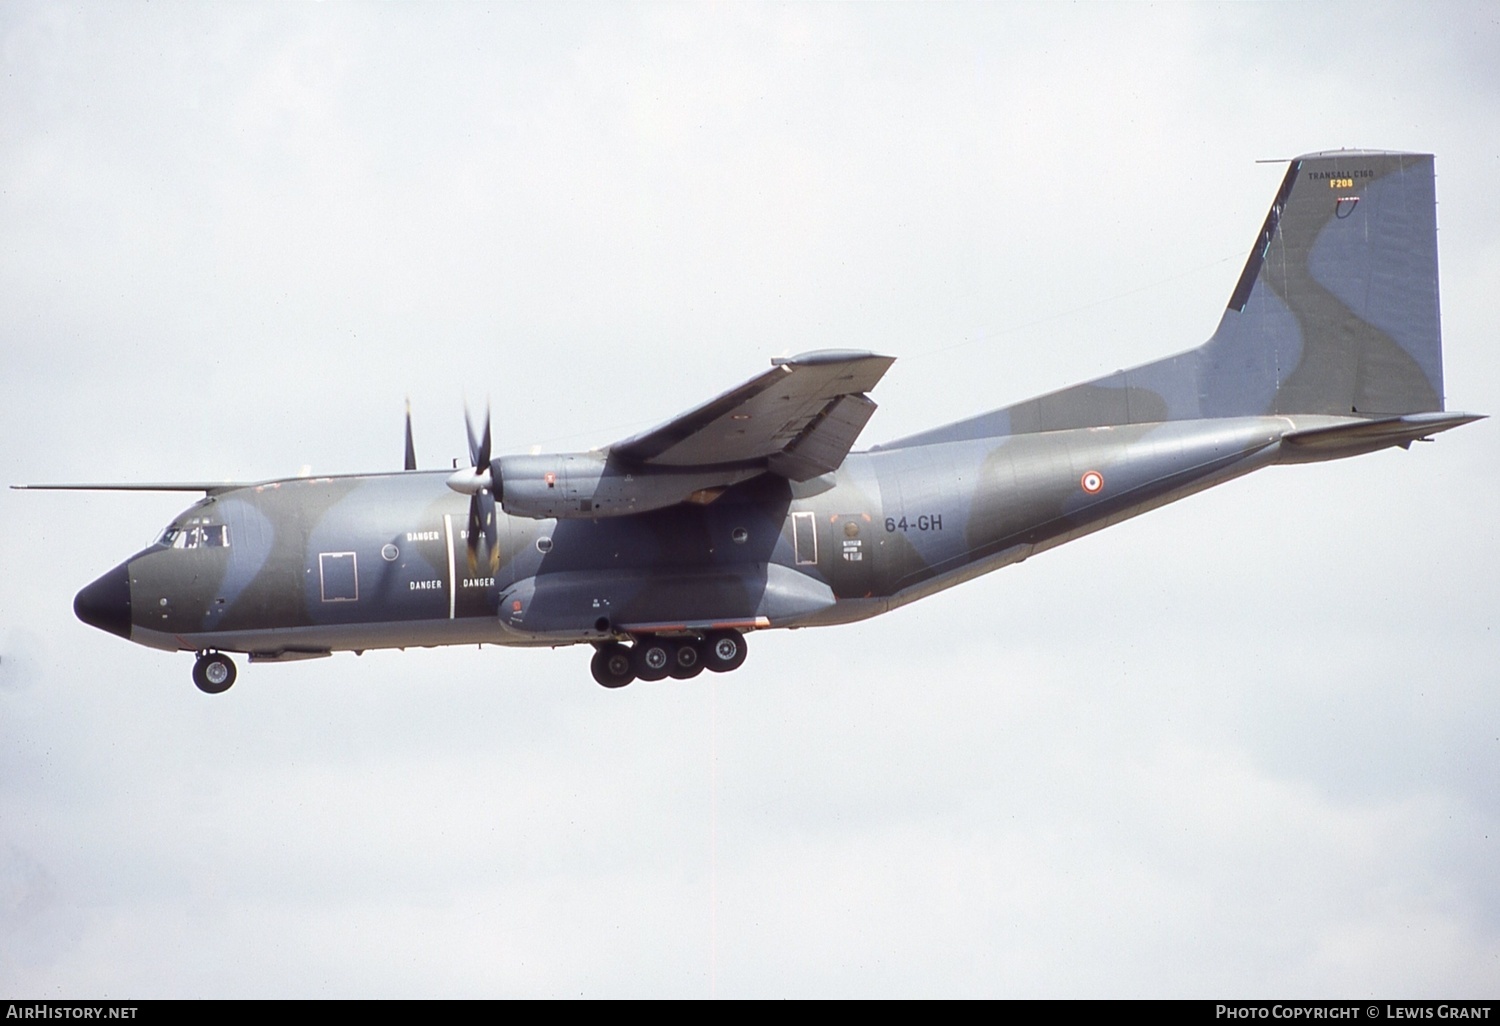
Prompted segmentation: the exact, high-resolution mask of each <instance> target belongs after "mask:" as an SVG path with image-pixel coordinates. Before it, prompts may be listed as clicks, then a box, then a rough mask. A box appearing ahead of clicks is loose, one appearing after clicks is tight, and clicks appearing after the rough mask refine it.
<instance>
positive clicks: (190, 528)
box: [156, 517, 229, 549]
mask: <svg viewBox="0 0 1500 1026" xmlns="http://www.w3.org/2000/svg"><path fill="white" fill-rule="evenodd" d="M156 544H158V545H165V546H166V547H167V548H171V549H227V548H228V547H229V528H228V526H227V525H225V524H215V523H211V522H210V521H209V520H208V518H206V517H194V518H193V519H191V520H188V521H186V522H184V523H181V524H173V525H171V526H170V527H168V528H167V529H166V530H165V531H163V532H162V533H161V537H160V538H158V539H157V540H156Z"/></svg>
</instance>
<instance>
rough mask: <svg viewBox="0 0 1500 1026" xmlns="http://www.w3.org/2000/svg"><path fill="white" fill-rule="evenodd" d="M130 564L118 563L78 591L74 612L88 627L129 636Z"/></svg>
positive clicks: (125, 636)
mask: <svg viewBox="0 0 1500 1026" xmlns="http://www.w3.org/2000/svg"><path fill="white" fill-rule="evenodd" d="M129 565H130V564H128V563H121V564H120V565H119V566H117V567H115V568H114V569H113V570H111V571H110V572H109V573H107V574H105V575H104V576H103V577H101V578H99V579H98V580H97V581H95V582H94V583H93V584H90V585H89V586H88V587H87V588H84V589H83V590H82V591H80V592H79V593H78V597H77V598H75V599H74V600H73V612H74V613H75V614H77V616H78V619H80V620H82V621H83V622H84V623H86V624H88V625H89V626H90V627H97V628H99V629H100V630H101V631H109V633H111V634H118V635H119V636H120V637H122V638H129V637H130V571H129V569H128V567H129Z"/></svg>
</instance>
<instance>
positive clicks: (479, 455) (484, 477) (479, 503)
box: [448, 400, 500, 573]
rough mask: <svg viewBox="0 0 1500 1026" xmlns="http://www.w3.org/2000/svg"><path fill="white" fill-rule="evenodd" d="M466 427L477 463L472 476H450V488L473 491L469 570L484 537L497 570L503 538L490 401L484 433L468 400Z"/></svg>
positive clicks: (492, 566) (476, 562)
mask: <svg viewBox="0 0 1500 1026" xmlns="http://www.w3.org/2000/svg"><path fill="white" fill-rule="evenodd" d="M464 428H465V429H466V430H467V431H468V434H469V459H470V460H471V461H472V462H473V464H474V467H473V471H472V477H469V478H468V479H467V480H463V477H464V472H463V471H459V472H458V473H456V474H454V475H453V476H452V477H451V478H449V479H448V485H449V487H450V488H454V489H456V490H458V491H463V492H468V493H469V539H468V546H467V547H468V550H469V572H470V573H473V572H474V570H475V569H476V568H477V566H478V565H479V539H480V538H483V539H484V541H485V547H486V548H487V549H488V550H489V563H490V572H491V573H493V572H494V571H495V570H496V569H497V568H498V566H499V563H500V550H499V548H498V546H497V545H496V543H497V542H498V541H499V532H498V531H497V529H496V526H495V496H494V494H493V492H492V488H493V482H492V480H491V476H490V474H491V470H490V439H491V435H490V404H489V402H488V401H486V402H485V404H484V436H483V437H482V438H475V437H474V421H473V419H472V418H471V417H470V416H469V404H468V402H467V400H466V401H465V402H464Z"/></svg>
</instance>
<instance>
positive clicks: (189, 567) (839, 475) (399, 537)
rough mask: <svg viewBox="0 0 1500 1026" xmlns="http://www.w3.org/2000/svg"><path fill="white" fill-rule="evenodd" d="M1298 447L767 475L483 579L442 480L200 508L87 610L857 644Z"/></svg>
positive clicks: (1011, 453) (265, 642)
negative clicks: (977, 579) (814, 637)
mask: <svg viewBox="0 0 1500 1026" xmlns="http://www.w3.org/2000/svg"><path fill="white" fill-rule="evenodd" d="M1299 419H1301V420H1306V418H1299ZM1320 419H1322V420H1326V419H1328V418H1320ZM1293 426H1294V419H1293V418H1288V417H1247V418H1234V419H1227V420H1211V421H1184V422H1172V423H1163V424H1154V425H1122V426H1109V427H1098V428H1086V429H1077V430H1070V431H1053V432H1044V433H1037V434H1027V435H1017V436H1012V437H1006V438H996V439H980V440H974V441H964V442H949V443H939V444H934V445H927V446H919V447H915V448H901V449H893V450H889V451H880V450H876V451H872V452H864V453H854V454H851V455H850V456H849V457H848V458H847V459H846V460H845V462H844V465H843V466H842V467H841V468H840V469H839V470H838V471H837V472H836V473H834V474H830V475H825V476H824V477H823V478H816V479H814V480H812V481H810V482H806V483H803V484H800V485H797V484H789V483H787V482H785V481H784V480H781V479H778V478H772V477H769V476H767V477H763V478H759V479H757V480H755V481H751V482H748V483H746V484H743V485H740V486H737V487H736V488H733V489H730V490H729V491H728V492H726V493H724V494H723V495H722V496H720V497H719V498H718V499H717V500H716V501H714V502H711V503H708V504H706V505H694V504H681V505H678V506H673V507H670V508H668V509H663V510H657V511H653V512H649V513H642V514H635V515H632V516H628V517H605V518H599V519H565V520H553V519H549V520H534V519H529V518H523V517H511V516H505V515H503V514H501V515H499V517H498V525H497V526H498V532H497V533H498V540H497V543H496V546H495V550H496V551H495V552H494V554H493V559H490V558H489V554H488V553H486V552H484V551H481V552H480V554H479V559H478V560H477V561H476V563H475V565H473V566H471V565H470V559H469V552H468V548H467V544H466V509H467V506H466V500H465V499H464V497H463V496H460V495H457V494H455V493H454V492H453V491H452V490H451V489H450V488H448V487H447V486H446V484H445V479H446V477H447V474H446V473H445V472H422V471H416V472H406V473H394V474H378V475H360V476H345V477H325V478H297V479H290V480H284V481H276V482H269V483H265V484H259V485H254V486H247V487H243V488H237V489H234V490H231V491H227V492H224V493H222V494H219V495H216V496H213V497H209V498H206V499H204V500H203V501H201V502H199V503H197V504H195V505H194V506H192V507H191V508H190V509H188V510H186V511H184V512H183V513H182V514H181V515H179V516H178V517H177V518H176V519H174V521H173V522H172V525H171V526H170V527H169V528H168V529H167V530H166V531H165V532H164V533H163V536H162V540H161V541H159V542H158V543H157V544H156V545H153V546H152V547H150V548H148V549H146V550H144V551H143V552H140V553H138V554H137V555H135V556H134V557H132V558H131V559H130V560H128V561H127V562H126V563H124V564H122V565H121V567H118V568H116V569H115V570H113V571H111V572H110V574H107V575H105V577H104V578H101V579H100V581H99V582H96V584H95V585H91V586H90V589H94V590H95V600H94V604H95V605H100V604H101V603H102V602H104V601H106V600H105V599H104V598H103V597H102V596H103V593H104V592H105V591H106V590H108V589H113V594H115V595H116V596H122V595H123V594H124V591H123V590H122V589H121V588H120V584H121V583H122V579H128V595H129V602H128V611H127V610H123V609H119V608H118V605H117V606H116V607H114V608H113V609H112V611H111V612H110V614H109V615H110V617H112V622H113V623H114V624H115V626H116V627H120V626H124V624H125V622H126V619H127V616H128V624H129V630H128V636H129V637H130V638H131V639H132V640H135V641H137V642H140V643H142V644H145V645H149V646H152V647H156V648H162V649H168V650H194V651H200V650H210V649H215V650H223V651H233V652H249V653H251V654H252V656H254V657H256V658H258V659H277V658H297V657H299V656H311V655H320V654H323V653H325V652H330V651H339V650H350V649H353V650H363V649H366V648H393V647H397V648H405V647H412V646H430V645H445V644H456V643H482V644H502V645H559V644H572V643H578V642H598V641H601V640H604V639H608V638H613V637H624V636H635V635H640V634H647V633H650V634H660V633H665V634H673V633H692V632H702V631H705V630H709V629H713V628H714V627H726V626H727V627H734V628H738V629H749V628H757V627H761V628H763V627H796V626H812V625H817V624H831V623H843V622H849V621H853V620H858V619H863V618H865V617H869V616H873V615H875V614H877V613H880V612H884V611H886V610H888V609H890V608H892V607H894V606H895V605H899V604H902V603H904V602H907V601H911V600H913V599H916V598H920V597H922V596H923V595H927V594H931V593H932V592H934V591H937V590H940V589H941V588H944V587H948V586H951V585H953V584H957V583H959V582H961V581H964V580H968V579H970V578H972V577H974V576H977V575H978V574H981V573H985V572H988V571H990V570H994V569H997V568H999V567H1001V566H1004V565H1007V564H1009V563H1013V562H1018V561H1020V560H1022V559H1025V558H1026V557H1027V556H1029V555H1031V554H1032V553H1033V552H1036V551H1040V550H1042V549H1046V548H1050V547H1052V546H1054V545H1057V544H1061V543H1062V542H1064V541H1067V540H1070V539H1072V538H1075V537H1078V536H1080V535H1082V534H1086V533H1088V532H1090V531H1093V530H1097V529H1099V528H1101V527H1105V526H1108V525H1109V524H1112V523H1115V522H1118V521H1120V520H1123V519H1125V518H1127V517H1130V516H1134V515H1136V514H1138V513H1141V512H1144V511H1145V510H1147V509H1151V508H1154V507H1156V506H1159V505H1162V504H1164V503H1166V502H1169V501H1172V500H1174V499H1177V498H1180V497H1182V496H1184V495H1187V494H1191V493H1192V492H1195V491H1198V490H1201V489H1203V488H1206V487H1209V486H1210V485H1213V484H1217V483H1219V482H1221V481H1224V480H1228V479H1229V478H1232V477H1236V476H1239V475H1240V474H1243V473H1247V472H1249V471H1250V470H1254V469H1257V468H1259V467H1261V466H1265V465H1267V464H1269V463H1271V462H1274V461H1275V460H1276V458H1277V453H1278V449H1279V439H1280V438H1281V436H1282V435H1283V434H1284V433H1285V432H1286V431H1288V430H1289V429H1290V428H1292V427H1293ZM195 532H196V534H195ZM185 537H186V539H187V542H188V543H187V544H184V543H183V542H182V541H181V539H184V538H185ZM90 589H85V595H87V594H89V592H90ZM116 601H117V602H118V599H116ZM80 604H81V605H83V606H88V605H89V604H90V603H89V601H87V600H85V599H84V598H83V596H81V597H80ZM101 608H102V606H101ZM96 618H97V616H96ZM99 625H100V626H104V624H99ZM116 632H117V633H127V632H125V631H120V630H117V631H116Z"/></svg>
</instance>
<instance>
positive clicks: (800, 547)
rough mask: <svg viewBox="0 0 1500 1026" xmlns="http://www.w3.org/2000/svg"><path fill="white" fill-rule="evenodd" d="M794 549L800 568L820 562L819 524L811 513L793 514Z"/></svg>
mask: <svg viewBox="0 0 1500 1026" xmlns="http://www.w3.org/2000/svg"><path fill="white" fill-rule="evenodd" d="M792 548H793V549H794V550H795V552H796V554H797V565H798V566H802V565H804V564H807V563H816V562H817V561H818V524H817V521H816V520H814V519H813V515H812V514H811V513H793V514H792Z"/></svg>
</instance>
